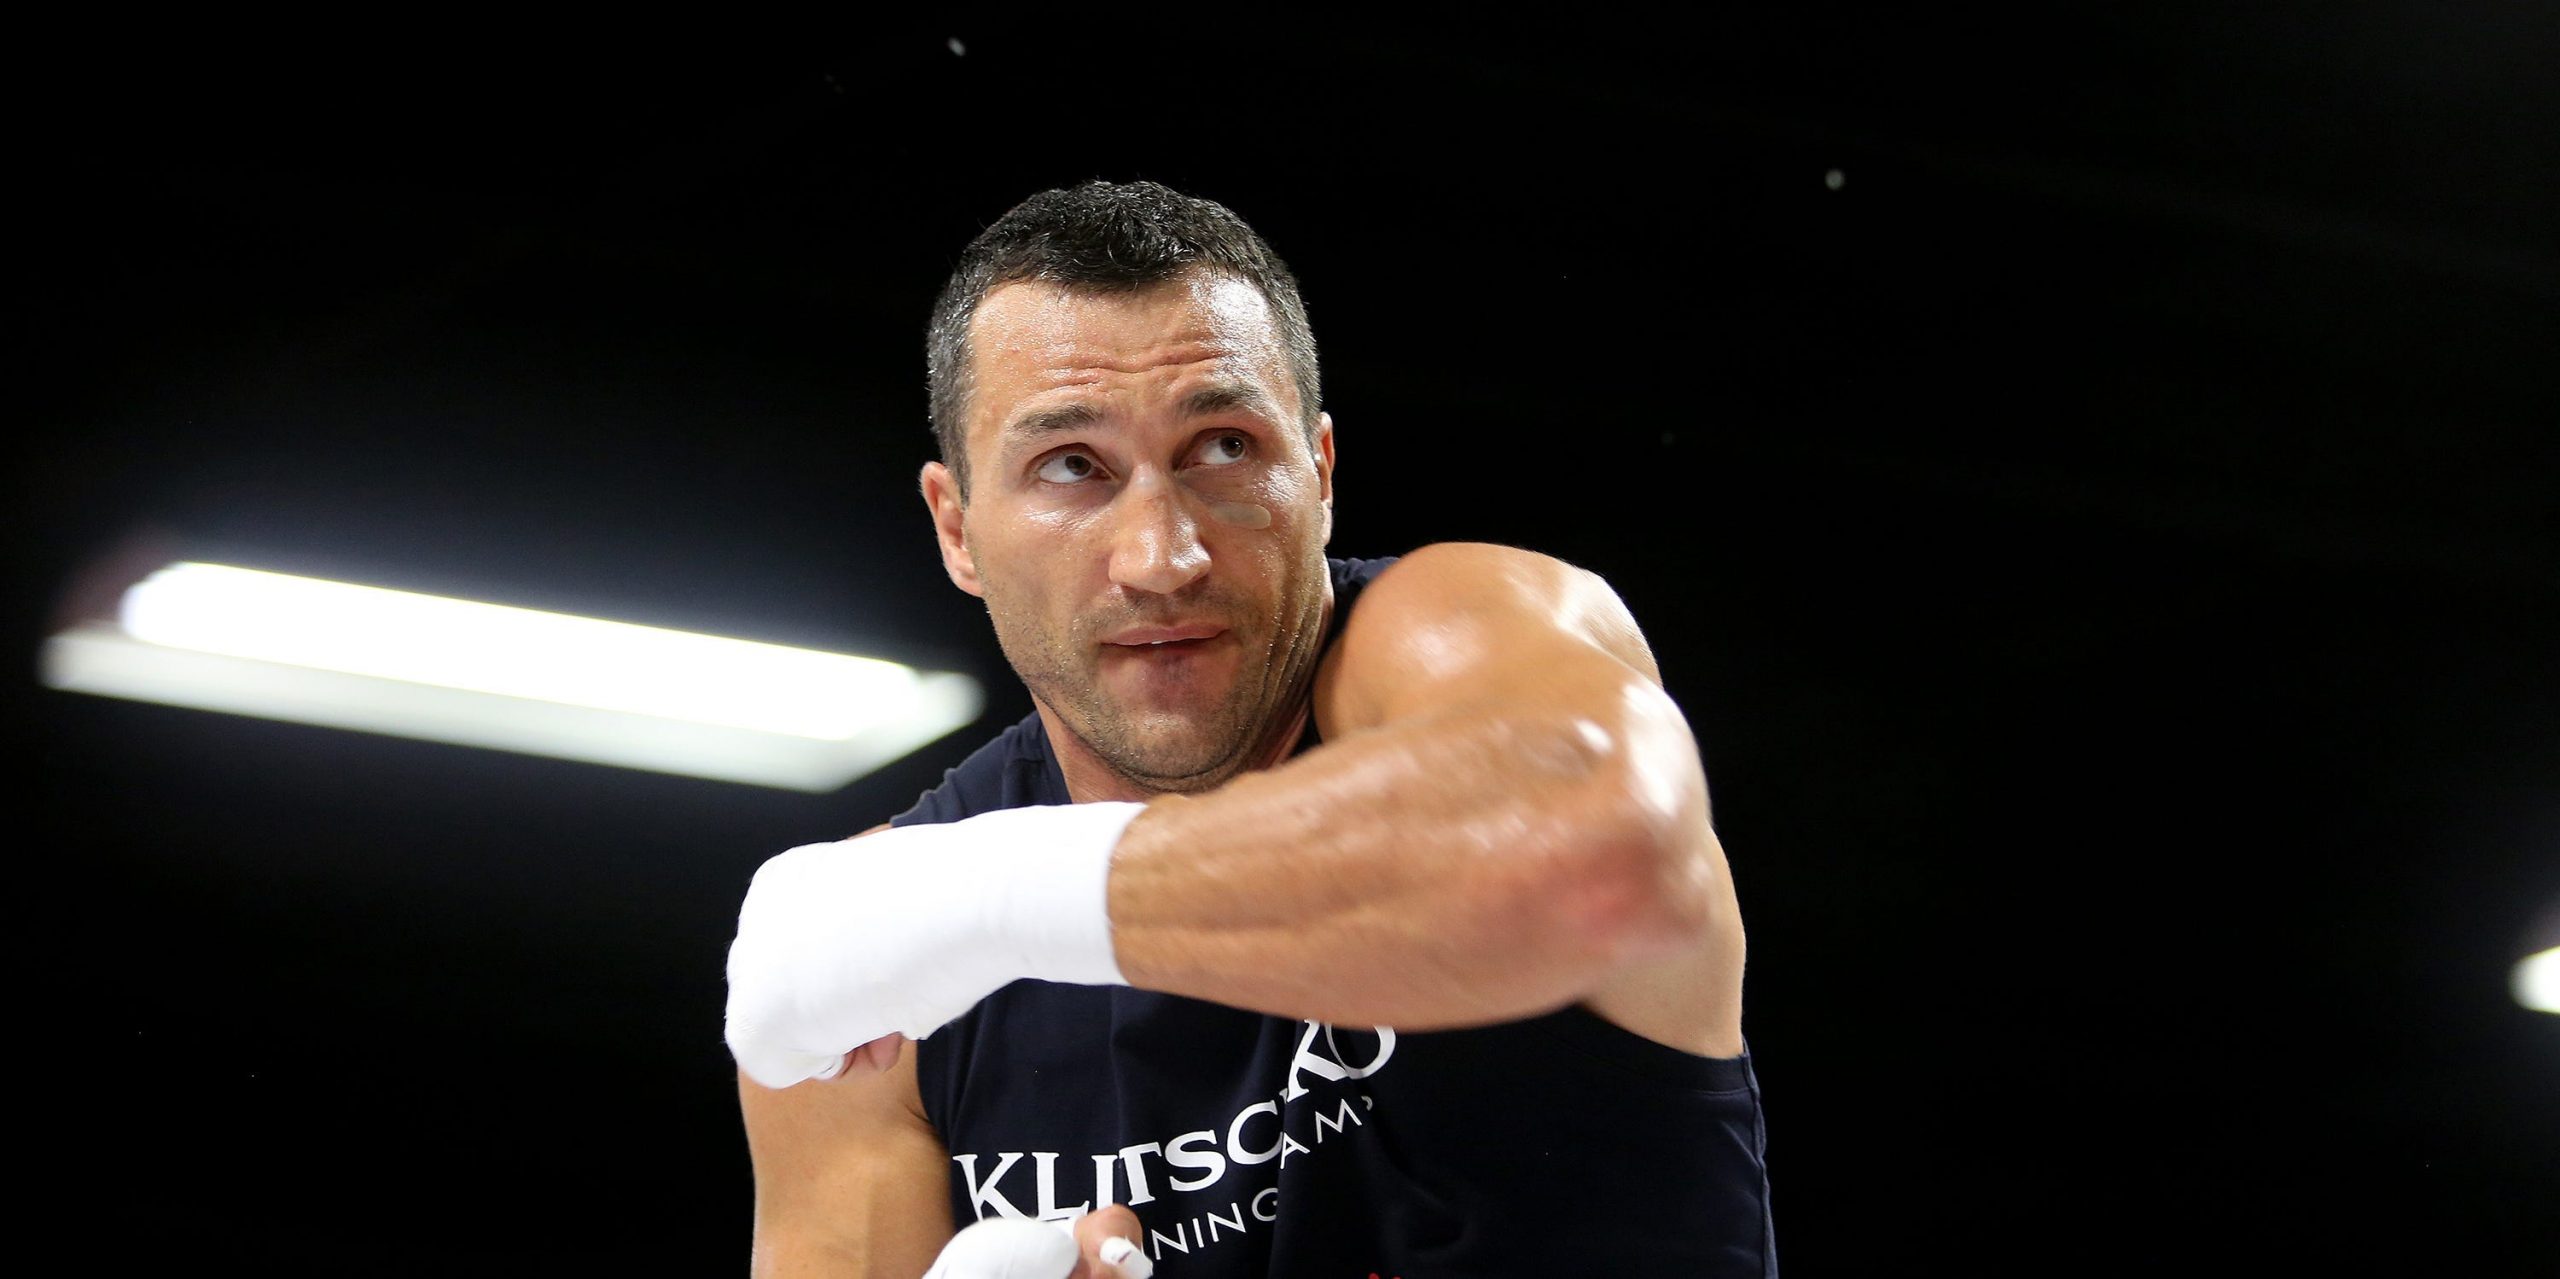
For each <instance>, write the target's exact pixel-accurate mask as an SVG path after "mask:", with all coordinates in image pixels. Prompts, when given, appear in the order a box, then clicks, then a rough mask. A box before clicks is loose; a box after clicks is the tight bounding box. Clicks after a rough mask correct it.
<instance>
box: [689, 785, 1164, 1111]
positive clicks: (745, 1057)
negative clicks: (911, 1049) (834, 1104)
mask: <svg viewBox="0 0 2560 1279" xmlns="http://www.w3.org/2000/svg"><path fill="white" fill-rule="evenodd" d="M1145 808H1146V806H1145V805H1143V804H1131V803H1106V804H1071V805H1061V806H1052V807H1045V808H1014V809H1006V810H1003V811H1000V812H993V813H986V814H982V815H980V816H977V817H972V818H969V819H968V820H966V821H959V822H950V823H946V824H943V825H938V826H902V827H898V828H896V829H893V830H886V831H882V832H880V833H878V834H876V835H866V836H862V837H859V838H855V839H848V840H840V841H837V842H835V843H832V844H806V845H803V846H801V847H799V848H794V849H792V850H790V851H789V852H786V853H783V854H782V855H781V856H778V857H775V858H774V859H773V860H771V861H768V862H766V863H765V864H764V867H763V869H761V870H758V871H757V872H756V877H755V882H754V883H753V884H751V885H749V887H748V889H747V899H746V903H745V904H744V905H743V906H741V907H740V908H739V910H738V938H737V940H736V941H735V942H733V943H731V944H730V947H729V1010H728V1041H729V1051H730V1052H731V1054H732V1055H734V1056H735V1057H736V1058H737V1059H738V1065H739V1067H740V1068H741V1069H743V1070H745V1071H746V1072H747V1077H748V1078H750V1079H753V1080H755V1081H756V1082H757V1083H760V1084H763V1085H764V1086H765V1087H767V1088H786V1087H789V1086H790V1085H792V1084H796V1083H799V1082H800V1081H802V1080H804V1079H815V1078H821V1077H824V1076H826V1075H829V1074H832V1073H834V1071H835V1069H836V1067H837V1066H838V1064H839V1063H840V1062H841V1061H842V1059H843V1057H844V1054H846V1053H847V1052H850V1051H852V1050H853V1049H855V1048H858V1047H860V1046H862V1045H863V1044H866V1043H869V1042H870V1041H872V1040H874V1039H878V1038H879V1037H881V1036H883V1035H886V1034H889V1033H891V1032H893V1031H894V1032H897V1033H900V1034H903V1035H905V1036H907V1037H908V1038H910V1039H922V1038H924V1037H925V1036H926V1035H929V1034H931V1033H933V1032H934V1031H935V1030H936V1029H939V1028H940V1027H941V1026H942V1025H943V1024H944V1023H945V1022H948V1021H950V1020H951V1019H952V1018H954V1017H957V1016H959V1015H960V1014H962V1013H964V1012H967V1011H968V1010H969V1008H970V1007H971V1006H972V1005H974V1004H976V1003H977V1002H978V1001H979V1000H981V999H984V998H986V997H987V996H988V995H990V994H992V993H994V992H995V990H996V989H997V988H998V987H1001V986H1003V985H1004V984H1005V983H1007V982H1010V981H1013V980H1015V979H1016V978H1021V977H1037V978H1041V979H1043V980H1047V981H1057V982H1074V983H1081V984H1085V985H1121V984H1123V983H1124V979H1123V978H1122V977H1121V975H1120V965H1119V962H1118V960H1117V959H1116V958H1115V957H1114V955H1113V953H1112V949H1111V915H1110V909H1109V902H1108V897H1107V891H1106V890H1107V886H1108V883H1109V880H1110V874H1111V850H1112V847H1113V846H1114V845H1115V844H1117V843H1119V841H1120V832H1121V831H1122V830H1123V829H1124V828H1125V827H1127V826H1128V824H1129V822H1130V821H1131V820H1132V819H1134V818H1135V817H1136V816H1137V815H1138V814H1139V813H1140V812H1143V811H1145Z"/></svg>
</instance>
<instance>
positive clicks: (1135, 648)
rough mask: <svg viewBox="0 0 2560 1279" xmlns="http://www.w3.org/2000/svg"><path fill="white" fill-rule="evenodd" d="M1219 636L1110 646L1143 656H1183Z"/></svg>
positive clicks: (1206, 644) (1204, 646)
mask: <svg viewBox="0 0 2560 1279" xmlns="http://www.w3.org/2000/svg"><path fill="white" fill-rule="evenodd" d="M1217 638H1218V637H1217V636H1215V635H1209V636H1204V637H1202V638H1200V639H1187V640H1169V641H1167V642H1165V643H1162V644H1113V645H1111V646H1110V647H1112V648H1115V649H1118V650H1119V651H1121V652H1123V653H1136V654H1139V655H1141V656H1151V657H1181V656H1186V655H1188V654H1192V653H1197V652H1199V651H1200V650H1202V649H1205V648H1207V647H1209V645H1210V644H1211V643H1212V642H1214V641H1215V640H1216V639H1217Z"/></svg>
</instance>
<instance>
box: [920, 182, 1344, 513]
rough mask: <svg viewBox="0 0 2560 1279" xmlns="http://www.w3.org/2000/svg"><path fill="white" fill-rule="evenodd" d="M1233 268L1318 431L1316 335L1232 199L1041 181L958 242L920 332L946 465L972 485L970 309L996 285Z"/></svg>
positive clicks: (1097, 286) (1084, 283) (1292, 281)
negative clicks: (1273, 328) (1272, 329)
mask: <svg viewBox="0 0 2560 1279" xmlns="http://www.w3.org/2000/svg"><path fill="white" fill-rule="evenodd" d="M1195 268H1196V269H1205V270H1209V271H1214V272H1217V273H1219V274H1221V275H1226V276H1231V277H1233V278H1235V279H1238V280H1241V281H1243V282H1244V283H1247V284H1250V285H1252V286H1253V287H1255V288H1256V289H1259V290H1261V291H1262V296H1263V300H1264V301H1266V302H1268V303H1270V305H1271V316H1272V321H1273V323H1275V324H1276V325H1277V326H1278V327H1279V330H1280V342H1281V345H1282V346H1283V347H1284V348H1285V349H1286V350H1287V351H1288V354H1289V364H1290V373H1291V375H1292V376H1293V378H1294V380H1295V381H1296V382H1297V384H1298V404H1299V408H1300V412H1301V416H1302V418H1303V422H1302V425H1303V426H1304V427H1305V428H1306V430H1307V431H1308V433H1309V434H1310V435H1312V434H1313V433H1314V431H1315V422H1316V412H1317V409H1318V407H1319V405H1320V404H1321V403H1322V394H1321V392H1322V382H1321V380H1320V378H1319V376H1318V373H1317V368H1316V338H1315V333H1314V331H1313V330H1311V329H1309V328H1308V327H1307V307H1306V303H1304V302H1303V301H1301V300H1300V299H1299V297H1298V280H1297V277H1296V276H1293V275H1291V274H1290V273H1289V266H1288V264H1287V263H1285V262H1282V261H1281V260H1280V255H1279V254H1277V253H1274V252H1272V251H1271V246H1270V245H1269V244H1266V243H1264V242H1263V239H1262V237H1261V236H1259V235H1257V234H1255V233H1254V230H1253V228H1252V227H1249V226H1246V225H1245V223H1244V219H1242V218H1239V217H1237V216H1236V215H1235V214H1234V213H1232V212H1230V211H1229V210H1228V209H1227V207H1226V206H1225V205H1222V204H1219V203H1218V202H1216V201H1214V200H1204V199H1201V198H1200V197H1198V196H1191V195H1184V194H1183V193H1181V192H1179V191H1176V190H1174V189H1172V188H1170V187H1166V186H1162V185H1159V184H1157V183H1154V182H1121V183H1111V182H1098V181H1097V182H1087V183H1085V184H1084V185H1082V186H1075V187H1062V188H1060V189H1058V190H1055V191H1043V192H1041V193H1040V194H1038V195H1035V196H1033V197H1031V198H1030V199H1028V200H1025V201H1023V202H1022V203H1020V204H1017V205H1015V206H1013V209H1012V211H1011V212H1008V213H1006V214H1005V215H1004V216H1003V217H1001V218H998V219H996V221H995V225H993V226H990V227H988V228H987V229H986V230H984V231H981V232H979V233H978V238H977V239H975V240H972V241H970V242H969V247H968V248H966V249H963V250H961V253H960V261H959V263H958V265H956V266H954V267H953V268H952V270H951V278H950V279H949V280H948V281H946V282H944V284H943V286H942V296H941V297H940V298H939V299H937V300H936V301H935V302H934V305H933V322H932V324H931V325H930V326H929V327H928V328H927V329H926V331H925V378H926V384H927V386H928V388H929V390H930V393H931V395H932V411H933V435H934V440H935V442H936V443H937V444H938V445H939V446H940V448H941V450H942V462H943V465H945V466H948V467H950V468H951V472H952V474H953V475H954V476H955V477H957V478H958V480H959V482H960V492H961V495H962V497H964V498H965V497H966V496H967V495H968V492H969V457H968V437H967V432H966V429H965V427H964V425H963V422H962V418H963V416H964V415H965V413H966V412H967V409H968V403H969V393H970V391H971V389H972V387H971V377H970V369H969V319H970V317H971V316H973V315H975V314H976V313H977V310H978V304H979V303H981V302H984V301H986V299H987V295H988V294H990V293H993V292H995V291H996V290H997V289H998V288H1000V287H1002V286H1004V285H1007V284H1012V283H1016V282H1018V281H1023V280H1039V281H1042V282H1045V283H1049V284H1055V285H1060V286H1062V287H1065V288H1069V289H1085V290H1092V291H1094V292H1100V293H1117V292H1130V291H1135V290H1138V289H1143V288H1146V287H1147V286H1149V285H1153V284H1160V283H1163V282H1165V281H1167V280H1171V279H1174V278H1176V277H1179V276H1181V275H1183V274H1185V273H1187V272H1189V271H1191V270H1193V269H1195Z"/></svg>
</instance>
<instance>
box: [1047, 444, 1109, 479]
mask: <svg viewBox="0 0 2560 1279" xmlns="http://www.w3.org/2000/svg"><path fill="white" fill-rule="evenodd" d="M1101 469H1102V467H1101V464H1099V463H1097V462H1095V461H1094V460H1093V458H1092V456H1091V455H1089V454H1084V453H1078V452H1075V451H1073V450H1069V451H1067V452H1064V453H1057V454H1052V455H1051V456H1049V457H1046V458H1043V459H1041V461H1040V465H1039V466H1038V468H1036V469H1035V470H1033V471H1032V474H1034V475H1036V476H1039V477H1040V478H1041V479H1044V480H1047V481H1048V482H1049V483H1051V484H1076V483H1081V482H1083V481H1085V480H1088V479H1091V478H1092V477H1093V475H1094V473H1095V472H1097V471H1100V470H1101Z"/></svg>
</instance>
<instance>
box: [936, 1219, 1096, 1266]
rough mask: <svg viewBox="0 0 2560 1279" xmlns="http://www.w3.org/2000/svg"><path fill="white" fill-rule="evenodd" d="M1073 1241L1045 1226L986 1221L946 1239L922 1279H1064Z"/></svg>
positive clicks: (1072, 1258) (1071, 1258) (1071, 1261)
mask: <svg viewBox="0 0 2560 1279" xmlns="http://www.w3.org/2000/svg"><path fill="white" fill-rule="evenodd" d="M1076 1261H1077V1257H1076V1241H1075V1238H1074V1236H1072V1235H1070V1234H1068V1233H1066V1232H1064V1231H1062V1230H1060V1229H1058V1228H1057V1227H1056V1226H1055V1225H1053V1224H1051V1223H1049V1222H1045V1221H1022V1220H1018V1219H1015V1218H1010V1217H990V1218H988V1219H987V1220H985V1221H981V1222H978V1223H977V1224H975V1225H972V1226H970V1227H969V1228H967V1229H965V1230H962V1231H961V1232H960V1233H958V1234H956V1235H953V1236H951V1242H949V1243H947V1244H944V1245H942V1255H940V1256H938V1257H935V1258H934V1259H933V1269H931V1270H928V1271H925V1272H924V1279H1067V1276H1068V1275H1069V1274H1072V1273H1074V1271H1075V1268H1076Z"/></svg>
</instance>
